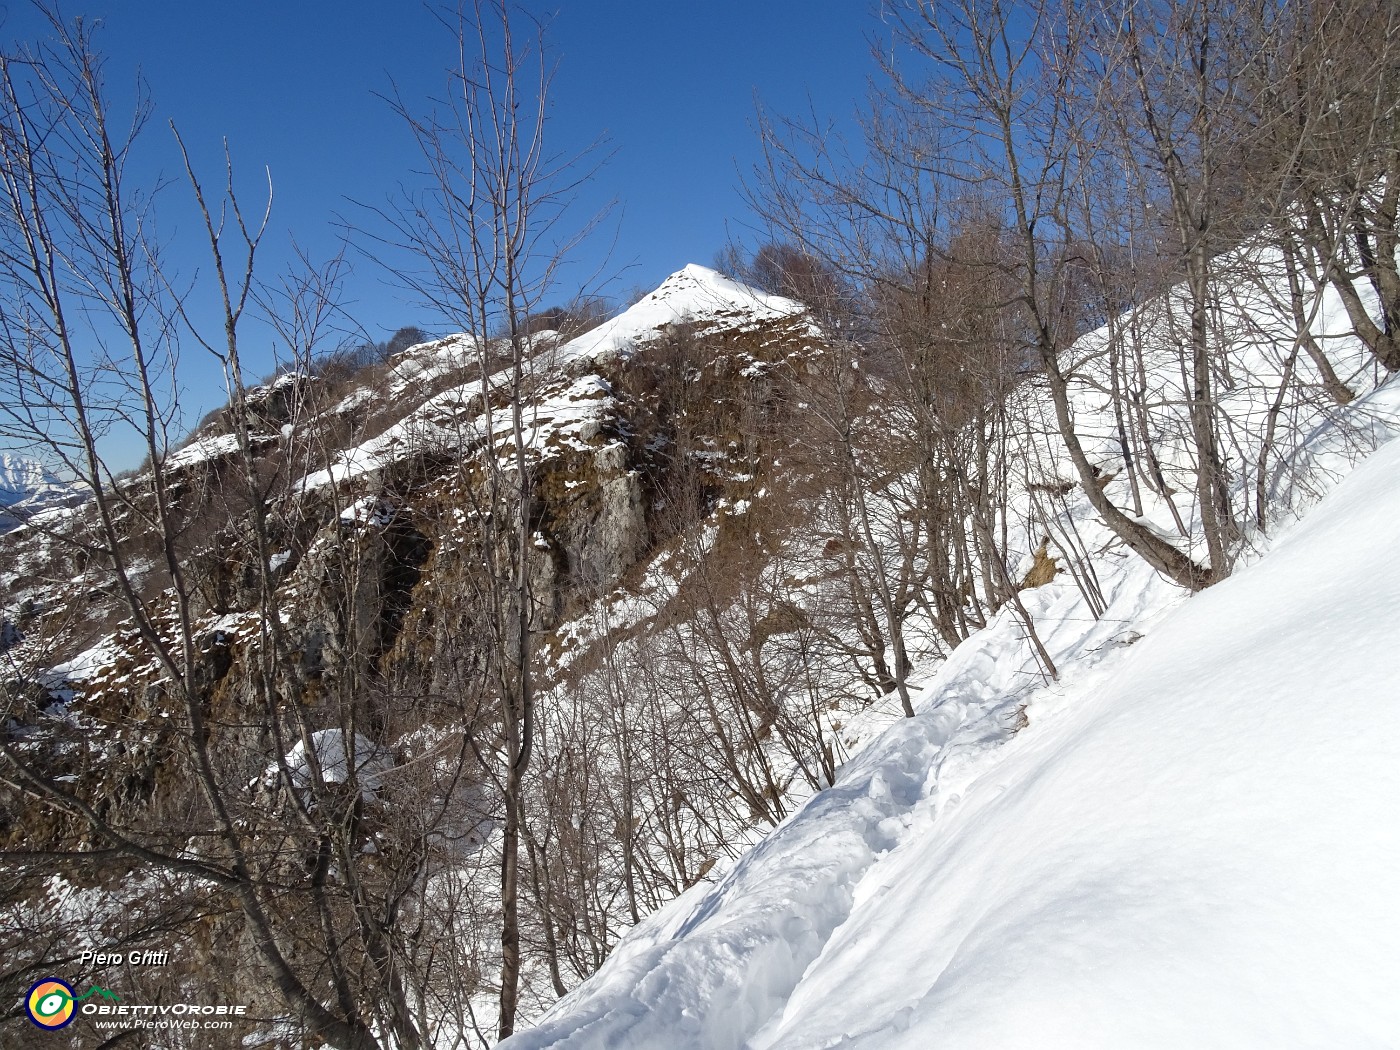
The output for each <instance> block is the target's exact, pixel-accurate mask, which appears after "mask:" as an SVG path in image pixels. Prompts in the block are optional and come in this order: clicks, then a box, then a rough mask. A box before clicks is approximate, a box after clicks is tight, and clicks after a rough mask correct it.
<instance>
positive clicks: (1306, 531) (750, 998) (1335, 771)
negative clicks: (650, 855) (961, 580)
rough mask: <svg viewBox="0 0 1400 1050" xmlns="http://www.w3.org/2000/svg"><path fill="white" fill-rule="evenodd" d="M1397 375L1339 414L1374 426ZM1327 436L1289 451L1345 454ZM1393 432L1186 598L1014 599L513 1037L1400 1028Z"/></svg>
mask: <svg viewBox="0 0 1400 1050" xmlns="http://www.w3.org/2000/svg"><path fill="white" fill-rule="evenodd" d="M1397 409H1400V390H1397V389H1396V388H1395V386H1394V384H1392V385H1391V386H1389V387H1386V388H1383V389H1382V390H1380V391H1378V392H1377V393H1376V394H1374V395H1372V396H1371V397H1370V398H1367V399H1364V400H1363V401H1362V402H1361V403H1358V404H1357V405H1354V406H1352V407H1351V408H1350V409H1349V410H1348V412H1347V414H1348V415H1352V416H1355V417H1356V418H1357V419H1358V420H1360V419H1364V425H1365V426H1366V427H1368V428H1370V429H1371V430H1372V431H1373V432H1374V431H1375V430H1376V429H1378V423H1377V421H1378V420H1387V421H1389V422H1388V423H1387V424H1386V425H1387V426H1388V427H1389V428H1390V429H1389V432H1390V433H1393V432H1394V420H1395V419H1396V418H1397ZM1332 429H1333V428H1331V427H1324V428H1322V429H1321V430H1320V431H1319V432H1318V433H1317V434H1316V435H1315V438H1314V441H1313V444H1312V445H1311V446H1310V447H1307V448H1305V449H1304V454H1303V455H1301V456H1299V457H1297V463H1298V464H1300V467H1301V468H1302V469H1305V470H1306V471H1307V473H1308V482H1309V484H1311V485H1313V486H1322V485H1325V484H1327V483H1329V482H1328V481H1327V479H1330V478H1333V477H1335V476H1337V475H1338V474H1340V473H1341V472H1343V471H1344V469H1345V464H1344V463H1343V460H1342V457H1338V456H1335V455H1332V454H1331V453H1330V452H1329V448H1331V447H1332V446H1331V445H1329V434H1331V433H1332ZM1397 482H1400V442H1391V443H1389V444H1387V445H1384V446H1383V447H1382V448H1381V449H1380V450H1379V451H1378V452H1376V453H1374V454H1373V455H1372V456H1371V457H1370V459H1369V460H1367V461H1366V462H1365V463H1364V464H1363V465H1362V466H1361V467H1360V468H1359V469H1357V470H1355V472H1354V473H1352V474H1351V475H1350V476H1348V477H1346V478H1345V480H1343V481H1342V482H1341V484H1340V485H1339V486H1338V487H1337V488H1336V489H1335V490H1334V491H1333V492H1332V493H1331V494H1330V495H1328V496H1327V497H1325V498H1324V499H1323V501H1322V502H1321V504H1320V505H1318V506H1317V507H1315V508H1314V509H1313V510H1312V511H1311V512H1310V513H1308V514H1307V516H1306V517H1304V518H1303V519H1302V521H1301V522H1300V523H1297V524H1294V525H1292V526H1291V527H1289V528H1288V529H1286V530H1284V531H1283V532H1282V533H1280V535H1279V536H1278V537H1276V538H1275V539H1274V541H1273V544H1272V546H1271V549H1270V550H1269V551H1268V553H1266V554H1265V555H1264V556H1263V557H1262V558H1260V559H1259V560H1257V561H1256V563H1255V564H1253V565H1251V566H1250V567H1249V568H1247V569H1244V570H1243V571H1241V572H1240V573H1239V574H1238V575H1237V576H1235V577H1234V578H1232V579H1230V580H1228V581H1226V582H1225V583H1223V584H1220V585H1218V586H1217V587H1215V588H1212V589H1211V590H1209V591H1207V592H1205V593H1204V594H1202V595H1199V596H1197V597H1195V598H1192V599H1190V600H1184V599H1183V598H1182V597H1181V596H1180V592H1177V591H1175V590H1173V589H1171V588H1169V587H1167V586H1166V585H1165V584H1163V583H1162V582H1161V581H1160V580H1158V579H1157V578H1156V577H1154V576H1153V575H1152V574H1151V573H1150V572H1149V571H1147V570H1146V569H1145V568H1144V567H1143V566H1142V565H1141V564H1140V563H1138V562H1137V561H1136V559H1127V558H1124V559H1119V560H1118V564H1119V566H1120V567H1119V568H1118V569H1117V570H1115V571H1113V572H1112V574H1111V575H1110V576H1109V577H1108V578H1106V579H1105V581H1104V582H1105V588H1104V590H1105V595H1106V596H1107V597H1108V599H1109V605H1108V608H1107V610H1106V611H1105V612H1104V613H1103V615H1102V616H1101V617H1100V618H1098V619H1095V618H1094V617H1092V616H1091V615H1089V613H1088V611H1087V610H1086V609H1085V608H1084V607H1083V605H1082V602H1081V600H1080V598H1079V596H1078V595H1077V593H1076V592H1075V588H1074V586H1073V584H1072V583H1069V582H1067V581H1065V580H1064V579H1063V577H1061V578H1060V579H1059V580H1057V581H1056V582H1054V583H1051V584H1050V585H1047V586H1045V587H1041V588H1038V589H1036V590H1034V591H1028V592H1024V593H1025V594H1026V596H1027V601H1028V603H1029V604H1030V605H1031V609H1030V611H1031V613H1032V614H1033V615H1034V616H1035V617H1036V620H1037V622H1038V623H1039V624H1041V625H1044V628H1043V629H1045V630H1046V631H1047V634H1046V644H1047V648H1048V649H1049V650H1050V651H1051V653H1052V654H1053V656H1054V658H1055V661H1056V663H1057V665H1058V666H1059V668H1060V671H1061V675H1060V678H1059V680H1058V681H1057V682H1055V683H1048V682H1046V681H1045V680H1044V678H1042V677H1040V676H1037V675H1036V674H1035V666H1034V664H1033V663H1032V662H1031V660H1030V655H1029V651H1028V648H1027V646H1026V644H1025V642H1024V640H1023V638H1022V636H1021V630H1020V628H1019V626H1018V623H1017V621H1016V620H1015V619H1014V618H1013V617H1012V616H1011V615H1010V612H1009V610H1003V613H1002V615H1001V616H1000V617H999V618H998V619H997V620H996V621H995V622H994V623H993V624H992V625H990V626H989V627H988V628H987V629H986V630H985V631H983V632H981V633H980V634H978V635H975V636H974V637H973V638H971V639H969V640H968V641H967V642H966V643H964V645H962V646H961V647H960V648H959V649H958V650H957V651H955V652H954V654H953V655H952V656H951V657H950V659H949V660H948V661H947V662H946V664H944V665H943V666H942V668H941V669H940V670H939V672H938V673H937V674H936V676H935V677H934V678H933V679H932V680H931V681H930V682H929V683H928V686H927V688H926V689H925V690H924V692H923V693H922V695H921V697H920V698H919V702H918V703H917V705H916V706H917V709H918V717H916V718H915V719H912V720H907V721H900V722H897V723H896V724H894V725H893V726H891V727H890V728H889V729H888V730H887V731H886V732H884V733H883V734H882V735H881V736H879V737H878V738H877V739H875V740H874V741H873V742H872V743H871V744H870V745H869V746H868V747H867V748H866V749H865V750H864V751H863V752H862V753H861V754H860V755H859V756H858V757H857V758H856V759H854V760H853V761H852V762H850V763H848V765H847V766H846V767H845V769H844V770H843V772H842V775H841V777H840V779H839V782H838V783H837V785H836V786H835V787H834V788H832V789H830V790H828V791H825V792H822V793H820V794H819V795H817V796H815V797H814V798H813V799H811V800H810V802H809V803H808V804H807V805H806V806H805V807H804V808H803V809H801V810H800V811H799V812H797V813H796V814H794V815H793V816H792V817H791V818H790V819H789V820H788V821H787V822H785V823H784V824H783V825H782V826H781V827H780V828H778V829H777V830H776V831H775V832H774V833H772V834H771V835H770V836H768V838H767V839H766V840H764V841H763V842H762V843H761V844H760V845H759V846H758V847H757V848H756V849H754V850H753V851H752V852H751V853H749V854H748V855H747V856H746V857H745V858H744V859H743V860H742V861H741V862H740V863H739V864H738V865H737V866H736V867H735V868H734V869H733V870H732V871H731V872H730V873H729V874H728V875H727V876H726V877H725V878H724V879H722V880H721V881H720V882H719V883H718V884H715V885H713V886H706V885H701V886H697V887H693V888H692V889H691V890H690V891H689V892H688V893H687V894H686V895H684V896H683V897H681V898H680V899H678V900H677V901H675V902H673V903H672V905H670V906H669V907H667V908H665V909H663V910H662V911H661V912H659V913H658V914H656V915H654V916H652V917H651V918H650V919H648V920H647V921H645V922H643V924H642V925H641V926H640V927H638V928H637V929H636V930H635V931H634V932H633V933H632V934H631V935H630V936H629V937H628V938H627V939H626V940H625V941H624V942H623V943H622V945H621V946H620V947H619V949H618V950H617V951H616V952H615V953H614V954H613V956H612V957H611V958H610V959H609V961H608V962H607V964H606V965H605V966H604V967H603V969H602V970H601V971H600V972H599V973H598V974H597V975H596V976H595V977H594V978H593V979H592V980H591V981H589V982H588V983H586V984H585V985H583V986H582V987H581V988H579V989H578V990H576V991H575V992H574V993H573V994H572V995H571V996H569V997H568V998H567V999H565V1000H564V1001H562V1002H561V1003H560V1004H559V1006H558V1007H557V1008H556V1009H555V1010H554V1011H553V1012H552V1013H551V1014H550V1015H549V1016H548V1017H547V1018H546V1019H545V1021H544V1023H543V1024H542V1025H541V1026H540V1027H539V1028H537V1029H536V1030H534V1031H531V1032H526V1033H523V1034H520V1035H517V1036H516V1037H514V1038H513V1039H511V1040H508V1041H507V1042H506V1043H505V1044H504V1045H505V1046H507V1047H509V1048H510V1050H527V1048H528V1050H543V1048H546V1047H556V1048H571V1050H584V1048H595V1047H596V1048H602V1047H607V1048H610V1050H630V1048H636V1050H643V1048H651V1047H662V1046H664V1047H668V1048H676V1050H739V1048H741V1047H742V1048H752V1050H759V1048H770V1047H771V1048H776V1047H782V1048H790V1050H797V1048H813V1050H815V1048H818V1047H822V1048H827V1047H838V1046H839V1047H843V1048H845V1047H848V1048H868V1050H887V1048H910V1050H914V1048H918V1050H923V1048H926V1047H930V1046H947V1047H957V1048H959V1050H963V1048H970V1047H987V1048H996V1050H1005V1048H1008V1047H1031V1046H1034V1047H1061V1046H1063V1047H1076V1048H1083V1047H1102V1048H1114V1050H1121V1048H1125V1047H1132V1048H1143V1047H1163V1048H1167V1047H1171V1048H1179V1047H1186V1046H1191V1047H1230V1048H1239V1047H1260V1048H1263V1047H1271V1048H1272V1047H1285V1046H1296V1047H1304V1046H1306V1047H1342V1046H1347V1047H1361V1046H1376V1047H1379V1046H1394V1045H1396V1044H1397V1041H1400V1005H1397V1003H1400V1000H1397V998H1396V996H1395V994H1394V990H1395V988H1396V987H1400V902H1397V900H1396V896H1395V893H1394V873H1395V871H1397V870H1400V822H1397V821H1396V819H1395V809H1396V806H1397V803H1400V710H1397V708H1396V706H1395V703H1394V695H1395V694H1394V687H1393V684H1392V681H1391V679H1392V677H1393V676H1392V674H1391V671H1390V668H1389V666H1388V661H1387V658H1386V654H1387V653H1388V651H1389V646H1390V645H1391V644H1392V639H1393V636H1394V633H1395V625H1396V623H1397V622H1400V563H1397V561H1396V559H1395V558H1394V556H1393V550H1392V548H1393V541H1394V537H1395V526H1394V523H1395V521H1396V520H1400V484H1397Z"/></svg>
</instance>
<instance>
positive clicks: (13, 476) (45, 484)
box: [0, 452, 83, 532]
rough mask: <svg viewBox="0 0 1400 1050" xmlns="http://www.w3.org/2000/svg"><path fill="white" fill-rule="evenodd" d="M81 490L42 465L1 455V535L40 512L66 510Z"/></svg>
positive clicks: (5, 453)
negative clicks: (56, 508)
mask: <svg viewBox="0 0 1400 1050" xmlns="http://www.w3.org/2000/svg"><path fill="white" fill-rule="evenodd" d="M82 491H83V486H82V485H80V484H78V483H77V482H73V481H64V480H63V479H62V478H60V477H59V476H58V475H57V474H55V473H54V472H53V471H51V470H49V469H48V468H47V467H45V466H44V465H43V464H42V463H39V462H37V461H36V460H32V459H28V458H26V457H24V456H21V455H17V454H16V453H14V452H0V532H8V531H9V530H10V529H12V528H14V527H15V526H16V525H18V524H19V523H20V522H22V521H25V520H26V519H28V518H30V517H32V516H33V515H34V514H37V513H38V512H39V511H42V510H48V509H50V508H52V507H58V506H67V505H68V504H71V503H73V502H74V501H75V499H77V498H78V497H79V495H80V493H81V492H82Z"/></svg>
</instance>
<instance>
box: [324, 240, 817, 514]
mask: <svg viewBox="0 0 1400 1050" xmlns="http://www.w3.org/2000/svg"><path fill="white" fill-rule="evenodd" d="M805 313H806V307H804V306H803V305H802V304H801V303H798V302H796V301H794V300H792V299H784V298H782V297H781V296H775V295H766V294H764V293H762V292H759V291H756V290H754V289H752V288H749V287H748V286H746V285H743V284H740V283H738V282H736V281H733V280H730V279H729V278H727V277H724V276H722V275H721V274H719V273H717V272H716V271H714V270H711V269H707V268H706V267H704V266H697V265H695V264H691V265H689V266H686V267H684V268H683V269H681V270H678V271H677V272H676V273H673V274H672V275H671V276H670V277H668V278H666V280H665V281H663V282H662V284H661V285H660V286H659V287H658V288H657V289H656V290H655V291H654V292H652V293H651V294H649V295H647V296H645V297H644V298H643V299H641V300H640V301H639V302H637V303H636V304H634V305H633V306H631V307H629V308H628V309H627V310H624V311H623V312H622V313H621V314H619V315H618V316H617V317H614V318H613V319H612V320H610V321H607V322H604V323H603V324H602V325H600V326H598V327H597V328H594V329H593V330H591V331H589V332H586V333H584V334H583V335H581V336H579V337H577V338H576V339H573V340H571V341H569V342H567V343H564V344H563V345H562V346H559V345H557V344H556V334H555V333H553V332H549V333H537V334H536V335H535V336H534V337H533V338H532V350H533V352H534V370H535V372H536V381H537V382H538V383H539V387H538V389H537V390H536V391H535V394H534V396H533V402H532V404H531V406H530V407H529V409H528V411H527V412H526V425H527V427H528V428H529V431H530V433H529V435H528V436H527V444H529V445H530V446H531V447H532V449H533V450H534V452H535V453H536V454H538V455H541V456H545V457H548V456H549V455H550V454H551V450H552V449H559V448H566V447H567V448H579V447H582V446H581V443H583V442H586V441H588V440H591V439H592V438H593V437H594V436H595V435H596V434H597V433H598V431H599V428H600V424H601V421H602V420H603V419H604V418H605V416H606V415H607V414H608V413H609V412H610V411H611V410H612V409H613V408H614V401H613V399H612V397H611V390H610V388H609V386H608V383H607V381H606V380H605V379H603V378H602V377H601V376H599V375H597V374H594V373H593V372H591V371H590V369H591V368H592V367H594V366H597V367H602V366H603V365H604V364H605V363H607V362H609V361H611V360H613V359H615V358H617V357H619V356H626V355H628V354H630V353H632V352H634V351H635V350H637V349H638V348H641V347H644V346H645V345H646V344H647V343H648V342H650V341H652V340H654V339H657V338H659V337H660V336H662V335H663V334H664V333H665V331H666V330H667V329H668V327H669V326H671V325H676V324H683V323H684V324H695V325H699V326H703V327H705V328H706V330H707V331H709V332H712V333H714V332H745V331H752V330H754V329H756V328H758V327H760V326H762V325H764V324H768V323H772V322H776V321H788V320H793V321H796V320H798V319H800V318H801V317H802V315H803V314H805ZM476 350H477V347H476V343H475V342H474V341H473V340H472V338H471V337H470V336H467V335H455V336H449V337H447V338H445V339H440V340H436V341H434V342H431V343H422V344H419V345H418V346H414V347H410V348H409V349H408V350H405V351H404V352H403V354H401V355H400V356H399V357H398V358H397V359H396V360H395V362H394V364H393V367H392V368H391V370H390V375H389V393H390V396H392V397H402V396H404V395H405V394H406V393H407V392H409V391H410V390H412V389H413V388H414V387H415V386H419V387H421V386H422V385H424V384H426V383H427V382H428V381H430V380H433V379H437V378H439V377H442V376H447V375H449V374H451V373H452V372H454V371H458V370H462V369H465V368H466V367H467V366H468V365H470V364H472V363H474V362H475V360H476ZM488 383H489V384H493V383H494V380H488ZM481 391H482V383H481V380H480V379H479V378H474V379H471V380H469V381H468V382H465V383H462V384H460V385H457V386H452V387H450V388H449V389H446V390H443V391H441V392H440V393H437V394H433V395H432V396H431V397H429V398H428V399H427V400H425V401H423V402H422V403H421V404H419V405H418V406H417V407H416V408H413V409H412V410H411V411H409V412H408V413H406V414H405V415H404V417H403V419H402V420H400V421H399V422H397V423H395V424H394V425H392V426H390V427H388V428H387V429H386V430H384V432H383V433H381V434H378V435H377V436H375V437H373V438H370V439H369V440H367V441H364V442H361V443H360V444H358V445H356V446H354V447H351V448H347V449H345V450H343V451H342V452H341V453H340V455H339V456H338V457H337V460H336V462H335V463H333V464H331V465H330V466H329V467H327V468H325V469H322V470H319V471H316V472H314V473H312V474H310V475H308V476H307V477H306V478H304V479H303V480H302V481H301V483H300V485H301V487H303V488H306V489H310V488H316V487H319V486H322V485H326V484H329V483H332V482H335V483H339V482H342V481H346V480H349V479H352V478H356V477H361V476H363V475H365V474H368V473H370V472H372V471H375V470H378V469H380V468H382V467H384V466H385V465H387V464H389V463H393V462H395V461H398V460H401V459H403V458H405V457H407V456H410V455H413V454H416V453H418V452H420V451H423V450H425V449H437V450H442V449H449V448H465V447H469V446H471V445H473V444H475V443H477V442H480V441H483V440H486V432H487V423H486V419H485V417H484V415H483V413H482V411H481ZM358 393H359V392H357V394H358ZM355 396H356V395H354V394H352V395H351V397H352V398H353V397H355ZM349 400H350V399H347V400H346V402H342V404H341V405H340V406H337V408H336V410H335V411H340V410H342V409H344V408H345V407H347V403H348V402H349ZM507 423H508V420H507V419H506V417H505V416H504V415H500V416H498V417H497V418H496V419H494V420H493V422H492V426H491V428H490V429H491V430H492V431H493V436H494V437H495V438H496V439H497V440H499V438H500V437H501V435H502V433H503V428H504V427H506V425H507Z"/></svg>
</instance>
